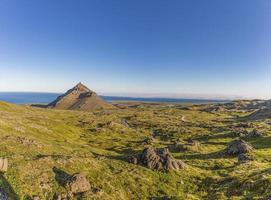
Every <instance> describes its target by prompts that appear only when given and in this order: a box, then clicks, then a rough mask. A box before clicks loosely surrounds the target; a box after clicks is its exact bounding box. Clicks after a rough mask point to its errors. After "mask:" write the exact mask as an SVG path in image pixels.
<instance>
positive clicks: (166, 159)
mask: <svg viewBox="0 0 271 200" xmlns="http://www.w3.org/2000/svg"><path fill="white" fill-rule="evenodd" d="M139 158H140V159H139V163H140V164H142V165H144V166H146V167H148V168H149V169H151V170H157V171H169V170H179V169H183V168H184V167H185V164H184V163H183V162H182V161H179V160H176V159H175V158H174V157H173V156H172V155H171V154H170V152H169V150H168V149H167V148H162V149H155V148H153V147H148V148H145V149H144V150H143V153H142V154H141V155H140V157H139Z"/></svg>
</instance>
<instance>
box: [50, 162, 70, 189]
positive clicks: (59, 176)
mask: <svg viewBox="0 0 271 200" xmlns="http://www.w3.org/2000/svg"><path fill="white" fill-rule="evenodd" d="M53 172H54V173H55V180H56V181H57V183H58V184H59V185H61V186H62V187H64V186H65V182H66V180H67V179H68V178H69V177H70V176H71V175H70V174H68V173H66V172H65V171H63V170H61V169H58V168H56V167H53Z"/></svg>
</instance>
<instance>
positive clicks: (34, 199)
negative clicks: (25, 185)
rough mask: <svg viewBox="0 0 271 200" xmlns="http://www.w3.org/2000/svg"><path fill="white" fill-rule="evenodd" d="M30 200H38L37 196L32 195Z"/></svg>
mask: <svg viewBox="0 0 271 200" xmlns="http://www.w3.org/2000/svg"><path fill="white" fill-rule="evenodd" d="M32 200H40V198H39V197H38V196H33V198H32Z"/></svg>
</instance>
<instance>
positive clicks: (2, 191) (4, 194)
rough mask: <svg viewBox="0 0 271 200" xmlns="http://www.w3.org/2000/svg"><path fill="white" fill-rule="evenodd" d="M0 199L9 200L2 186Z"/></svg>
mask: <svg viewBox="0 0 271 200" xmlns="http://www.w3.org/2000/svg"><path fill="white" fill-rule="evenodd" d="M0 200H9V197H8V195H7V193H6V192H5V191H4V190H3V189H2V188H0Z"/></svg>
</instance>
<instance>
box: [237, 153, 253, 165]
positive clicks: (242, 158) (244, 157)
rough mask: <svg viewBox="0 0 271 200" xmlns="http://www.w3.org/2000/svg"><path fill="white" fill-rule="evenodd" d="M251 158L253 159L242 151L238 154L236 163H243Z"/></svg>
mask: <svg viewBox="0 0 271 200" xmlns="http://www.w3.org/2000/svg"><path fill="white" fill-rule="evenodd" d="M251 160H253V158H252V156H251V155H249V154H244V153H242V154H239V155H238V163H245V162H247V161H251Z"/></svg>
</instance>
